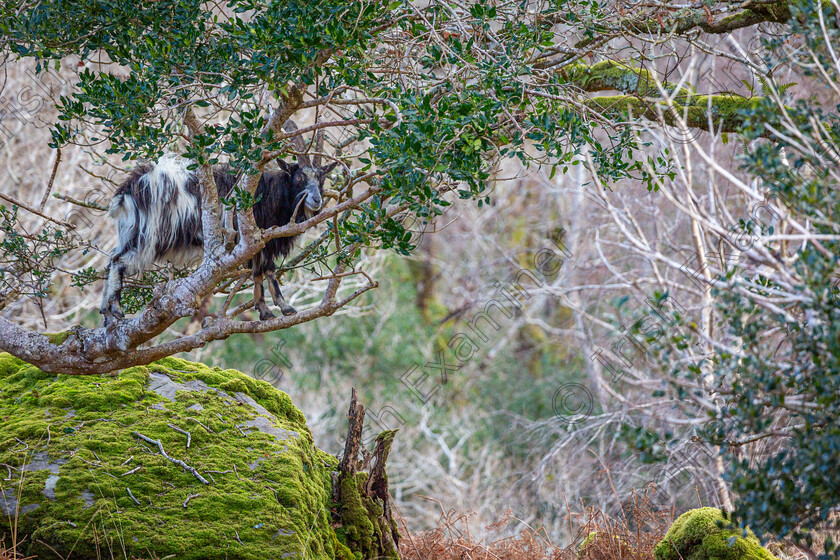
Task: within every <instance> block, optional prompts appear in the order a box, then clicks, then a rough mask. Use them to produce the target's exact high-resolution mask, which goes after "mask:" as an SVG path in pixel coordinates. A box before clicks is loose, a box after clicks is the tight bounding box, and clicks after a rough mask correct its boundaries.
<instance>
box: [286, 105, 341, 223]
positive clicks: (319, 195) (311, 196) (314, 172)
mask: <svg viewBox="0 0 840 560" xmlns="http://www.w3.org/2000/svg"><path fill="white" fill-rule="evenodd" d="M284 128H285V129H286V131H287V132H293V131H296V130H297V126H295V124H294V123H293V122H292V121H291V120H289V121H286V124H285V125H284ZM292 142H293V143H294V146H295V149H296V150H297V160H298V164H297V165H295V166H291V165H289V164H287V163H286V162H284V161H283V160H277V163H278V164H279V165H280V167H282V168H283V169H284V170H285V171H286V172H287V173H289V174H290V175H291V176H292V185H293V187H294V189H295V191H296V192H298V193H299V194H298V195H297V196H298V198H297V199H296V200H295V203H296V204H297V203H298V202H299V201H300V200H299V198H300V197H305V200H304V203H303V204H304V209H305V210H306V215H307V217H310V216H314V215H315V214H317V213H318V212H320V211H321V208H323V206H324V180H325V179H326V178H327V174H328V173H329V172H330V171H332V170H333V168H334V167H335V166H336V165H338V162H333V163H331V164H329V165H325V166H321V154H322V150H323V147H324V135H323V133H322V132H321V131H318V133H316V134H315V150H314V151H315V155H314V157H312V158H311V159H310V158H309V155H307V154H306V153H305V152H306V151H307V146H306V143H305V142H304V141H303V138H301V137H300V136H294V137H292Z"/></svg>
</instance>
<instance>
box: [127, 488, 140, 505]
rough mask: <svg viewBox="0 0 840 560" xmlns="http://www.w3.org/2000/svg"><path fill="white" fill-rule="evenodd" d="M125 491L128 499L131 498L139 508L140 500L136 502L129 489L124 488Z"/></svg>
mask: <svg viewBox="0 0 840 560" xmlns="http://www.w3.org/2000/svg"><path fill="white" fill-rule="evenodd" d="M125 489H126V490H127V491H128V497H129V498H131V500H132V501H133V502H134V503H135V504H137V505H138V506H139V505H140V500H138V499H137V498H135V497H134V494H132V493H131V488H129V487H127V486H126V488H125Z"/></svg>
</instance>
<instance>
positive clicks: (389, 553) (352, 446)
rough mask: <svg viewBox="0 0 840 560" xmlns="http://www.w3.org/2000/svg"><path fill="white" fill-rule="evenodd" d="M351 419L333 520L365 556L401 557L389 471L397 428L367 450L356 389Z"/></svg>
mask: <svg viewBox="0 0 840 560" xmlns="http://www.w3.org/2000/svg"><path fill="white" fill-rule="evenodd" d="M347 420H348V423H349V426H348V429H347V440H346V441H345V443H344V456H343V457H342V459H341V462H340V463H339V465H338V476H337V477H336V480H335V484H334V486H333V500H334V503H335V507H334V509H333V519H334V521H335V522H336V524H337V525H339V527H337V528H336V533H343V534H344V537H345V540H346V542H347V544H348V546H350V548H351V549H352V550H354V551H359V552H361V553H362V557H363V558H364V559H374V558H399V542H400V534H399V532H398V530H397V523H396V521H395V520H394V517H393V511H392V509H391V496H390V494H389V493H388V476H387V475H386V473H385V464H386V461H387V460H388V454H389V453H390V451H391V444H392V443H393V441H394V436H395V435H396V433H397V430H388V431H385V432H382V433H380V434H379V435H378V436H377V437H376V445H375V446H374V449H373V452H372V453H371V452H368V451H367V450H366V449H364V447H363V446H362V428H363V427H364V421H365V407H364V405H362V404H361V403H359V402H358V401H357V400H356V389H353V392H352V395H351V399H350V409H349V410H348V412H347ZM360 453H361V454H362V458H361V461H360V460H359V454H360Z"/></svg>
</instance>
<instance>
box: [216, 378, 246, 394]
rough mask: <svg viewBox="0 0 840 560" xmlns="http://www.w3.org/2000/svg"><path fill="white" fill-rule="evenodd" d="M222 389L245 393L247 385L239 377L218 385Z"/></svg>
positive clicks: (229, 391)
mask: <svg viewBox="0 0 840 560" xmlns="http://www.w3.org/2000/svg"><path fill="white" fill-rule="evenodd" d="M220 387H221V388H222V389H224V390H225V391H227V392H228V393H247V392H248V386H247V385H245V382H244V381H242V380H241V379H231V380H230V381H225V382H224V383H222V384H221V385H220Z"/></svg>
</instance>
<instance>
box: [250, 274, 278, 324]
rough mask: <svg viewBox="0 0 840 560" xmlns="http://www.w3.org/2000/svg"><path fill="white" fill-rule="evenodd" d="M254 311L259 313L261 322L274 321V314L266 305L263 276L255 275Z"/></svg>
mask: <svg viewBox="0 0 840 560" xmlns="http://www.w3.org/2000/svg"><path fill="white" fill-rule="evenodd" d="M254 309H256V310H257V311H259V313H260V321H268V320H269V319H274V313H272V312H271V311H270V310H269V309H268V305H266V303H265V290H264V289H263V275H262V274H254Z"/></svg>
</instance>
